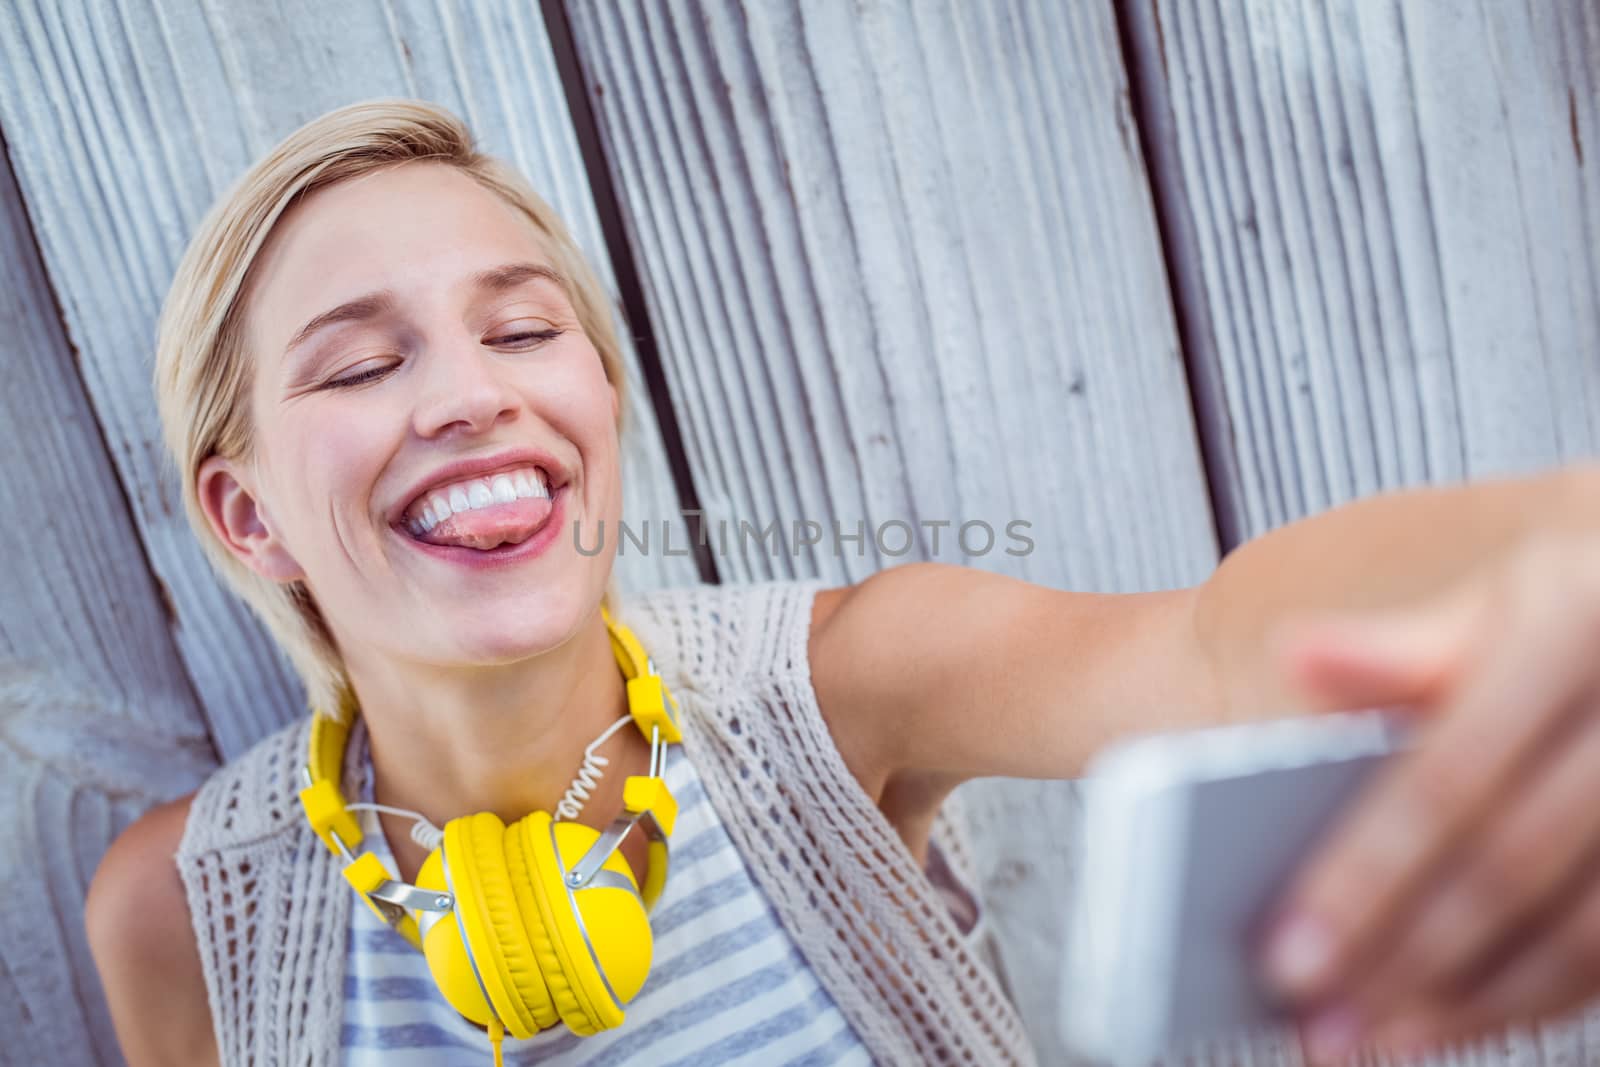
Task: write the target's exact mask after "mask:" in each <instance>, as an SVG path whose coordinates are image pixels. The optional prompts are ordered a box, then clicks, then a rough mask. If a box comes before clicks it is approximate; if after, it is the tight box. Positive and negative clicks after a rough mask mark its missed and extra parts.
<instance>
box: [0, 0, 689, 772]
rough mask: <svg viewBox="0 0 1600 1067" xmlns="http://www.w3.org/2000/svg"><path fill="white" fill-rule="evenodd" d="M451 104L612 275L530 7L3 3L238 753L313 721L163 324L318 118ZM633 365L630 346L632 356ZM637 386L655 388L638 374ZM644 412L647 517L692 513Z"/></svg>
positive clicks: (15, 64)
mask: <svg viewBox="0 0 1600 1067" xmlns="http://www.w3.org/2000/svg"><path fill="white" fill-rule="evenodd" d="M378 96H416V97H424V98H427V99H431V100H435V101H437V102H439V103H442V104H444V105H445V106H447V107H450V108H451V109H452V110H454V111H456V113H457V114H459V115H461V116H462V117H463V118H465V119H466V120H467V123H468V125H469V127H470V128H472V129H473V131H474V132H475V133H476V134H477V135H478V137H479V139H480V141H481V143H482V144H483V145H485V146H486V147H487V148H488V149H489V150H490V151H493V152H495V153H497V154H500V155H503V156H505V157H507V158H509V159H510V160H512V161H513V162H514V163H515V164H516V165H517V166H518V167H520V168H521V169H522V170H523V172H524V173H526V174H527V175H528V176H529V178H530V179H531V180H532V181H533V183H534V185H535V187H536V188H538V189H540V190H541V191H542V192H544V193H545V194H546V196H547V198H548V199H549V200H550V201H551V202H552V204H553V205H554V206H555V208H556V210H557V211H558V212H560V213H561V215H562V216H563V217H564V218H565V219H567V220H568V221H569V223H570V225H571V226H572V227H573V229H574V232H575V234H576V236H577V237H578V238H579V240H580V241H581V242H582V243H583V245H584V247H585V248H586V249H587V250H588V251H589V252H590V254H591V256H592V257H593V258H594V260H595V261H596V263H597V265H598V266H599V267H600V269H601V270H602V272H603V273H606V274H607V275H609V266H608V260H607V257H606V255H605V250H604V247H603V243H602V242H601V240H600V236H599V229H598V224H597V223H596V221H595V213H594V208H593V205H592V203H591V201H590V200H589V192H588V183H587V179H586V178H585V176H584V172H583V167H582V163H581V160H580V159H579V156H578V150H577V142H576V139H575V137H574V135H573V133H572V131H571V128H570V124H569V121H568V118H567V110H566V103H565V99H564V97H563V95H562V90H561V85H560V82H559V79H558V78H557V76H556V73H555V65H554V60H553V58H552V56H551V54H550V51H549V45H548V41H547V39H546V36H545V32H544V27H543V24H542V22H541V21H540V16H539V11H538V8H537V7H536V6H534V5H531V4H522V3H511V2H505V3H496V4H464V5H445V4H438V5H435V4H420V3H414V4H388V3H379V2H376V0H371V2H365V3H351V4H340V5H335V6H332V7H330V6H328V5H325V4H317V3H309V2H291V3H288V4H275V5H268V6H262V5H254V4H239V5H206V6H198V5H195V6H190V5H170V6H169V5H164V4H159V3H154V2H151V0H134V2H132V3H119V4H109V3H104V2H96V0H75V2H68V3H54V2H51V3H42V2H23V3H18V4H8V5H0V123H3V125H4V129H5V130H6V131H7V136H8V138H9V140H10V142H11V155H12V160H13V165H14V167H15V169H16V172H17V176H18V181H19V183H20V185H21V186H22V191H23V195H24V197H25V199H26V202H27V204H28V209H29V212H30V214H31V216H32V218H33V220H34V226H35V228H36V230H37V231H38V234H39V243H40V246H41V248H42V250H43V253H44V259H45V263H46V266H47V267H48V268H49V271H50V275H51V279H52V281H53V283H54V285H55V288H56V292H57V294H58V296H59V298H60V302H61V306H62V311H63V313H64V314H65V316H66V320H67V327H68V331H69V333H70V335H71V337H72V338H73V341H74V343H75V344H76V346H77V349H78V351H79V353H80V356H81V361H82V362H81V365H82V370H83V376H84V380H85V384H86V385H87V387H88V392H89V396H90V399H91V401H92V403H93V407H94V411H95V414H96V416H97V417H98V419H99V421H100V423H101V426H102V427H103V429H104V432H105V435H106V438H107V441H108V443H109V446H110V448H111V452H112V456H113V458H114V460H115V462H116V464H117V467H118V472H119V474H120V476H121V479H122V481H123V484H124V485H126V486H127V487H128V495H129V498H130V500H131V502H132V505H133V511H134V516H135V519H136V521H137V522H138V525H139V530H140V533H141V535H142V537H143V539H144V541H145V543H146V545H147V547H148V550H149V555H150V560H151V564H152V566H153V567H154V569H155V572H156V575H157V576H158V578H159V579H160V580H161V581H162V582H163V583H164V584H165V585H166V587H167V589H168V590H169V592H170V595H171V597H172V600H173V602H174V604H175V605H176V609H177V626H176V634H177V638H178V645H179V649H180V651H181V652H182V655H183V658H184V663H185V665H186V667H187V669H188V671H189V674H190V676H191V677H192V678H193V679H194V683H195V688H196V690H197V692H198V693H199V696H200V699H201V702H202V705H203V706H204V707H205V709H206V713H207V716H208V721H209V723H210V727H211V732H212V736H213V737H214V738H215V739H216V742H217V745H218V748H219V750H220V751H221V753H222V754H223V756H224V757H227V756H232V755H234V754H237V753H238V752H240V751H242V750H243V748H245V747H246V746H247V745H248V744H249V743H250V742H251V741H253V740H255V739H256V738H258V737H260V736H261V735H262V734H264V733H265V732H266V731H267V730H268V729H269V728H271V727H272V726H274V725H276V724H279V723H283V722H286V721H288V720H289V719H290V718H291V717H293V716H295V715H298V714H300V713H301V711H302V707H301V697H300V691H299V687H298V685H297V683H295V682H294V681H293V680H292V679H291V678H290V676H289V673H288V670H287V667H286V665H284V664H283V663H281V662H280V660H279V657H278V656H277V655H276V654H275V653H274V652H273V651H272V650H271V647H270V644H269V642H268V640H267V638H266V637H265V636H264V635H263V634H262V633H261V632H260V630H259V627H258V626H257V625H256V624H255V622H254V620H253V619H252V618H250V617H248V615H247V612H246V610H245V609H244V608H243V607H242V606H241V605H240V604H239V603H238V602H237V601H235V600H233V599H232V598H231V597H230V596H228V594H226V592H225V591H223V589H222V588H221V586H220V585H219V584H218V583H217V582H216V581H215V580H214V579H213V578H212V576H211V574H210V571H209V569H208V568H207V567H206V565H205V563H204V560H203V557H202V556H201V554H200V549H199V546H198V544H197V543H196V542H195V540H194V538H193V535H192V534H191V533H190V531H189V529H188V527H187V525H186V523H185V521H184V518H183V508H182V500H181V497H180V496H179V493H178V487H177V485H176V484H175V479H173V478H172V477H170V475H169V474H168V473H167V472H166V471H165V470H164V469H163V464H162V458H161V446H160V434H159V425H158V422H157V419H156V413H155V405H154V399H153V396H152V394H151V389H150V385H149V366H150V353H151V349H152V344H153V342H152V338H153V336H154V328H155V320H156V316H157V314H158V311H159V308H160V301H161V298H162V296H163V295H164V293H165V289H166V285H167V282H168V280H169V278H170V277H171V273H172V270H173V268H174V267H175V266H176V264H177V260H178V257H179V255H180V254H181V252H182V249H183V245H184V243H185V242H186V240H187V239H188V237H189V235H190V233H191V232H192V231H193V228H194V226H195V224H196V223H197V222H198V220H199V218H200V216H201V215H202V214H203V212H204V211H205V209H206V207H207V206H209V204H210V203H211V202H212V200H213V199H214V198H215V197H216V196H217V195H219V194H220V193H221V192H222V191H223V190H224V189H225V188H226V187H227V186H228V185H230V184H231V183H232V181H233V180H234V178H236V177H237V176H238V174H240V173H241V172H242V171H243V170H244V169H245V168H246V167H247V166H248V165H249V163H250V162H252V161H253V160H254V159H256V158H257V157H258V156H260V155H261V154H263V153H264V152H265V151H266V150H267V149H268V148H270V147H271V146H272V145H273V144H274V143H276V142H277V141H278V140H279V139H280V138H281V137H283V136H284V135H285V134H287V133H288V132H290V131H291V130H293V129H294V128H295V127H297V126H299V125H301V124H302V123H304V122H306V121H308V120H310V119H312V118H314V117H315V116H317V115H319V114H321V113H323V112H325V111H328V110H331V109H332V108H334V107H338V106H340V105H342V104H346V103H350V102H352V101H355V100H359V99H364V98H369V97H378ZM630 359H631V356H630ZM633 380H634V381H635V382H636V383H639V382H641V381H642V379H641V378H640V376H639V375H638V373H637V369H636V368H635V369H634V373H633ZM630 416H631V417H632V418H633V419H634V421H635V424H636V425H637V426H638V428H639V430H640V432H639V433H636V434H633V435H631V440H630V442H629V446H628V447H629V451H628V453H627V461H628V462H629V463H630V467H629V470H630V474H631V478H630V480H629V481H628V484H627V493H628V496H627V499H626V502H625V506H626V507H627V509H628V511H629V513H630V514H635V513H637V514H651V515H657V514H666V515H675V514H676V512H677V507H678V505H677V502H676V501H677V497H676V491H675V490H674V488H673V485H672V480H671V477H670V474H669V473H668V470H667V466H666V462H665V459H664V457H663V455H662V452H661V447H660V443H659V438H658V435H657V430H656V426H655V419H654V414H653V412H652V411H651V409H650V405H649V403H648V399H647V397H646V395H645V392H644V390H643V388H642V387H639V388H636V389H635V390H634V397H633V401H632V407H631V409H630ZM619 576H620V579H621V581H622V582H623V583H624V584H625V585H630V586H632V587H635V588H642V587H650V586H654V585H657V584H661V583H662V582H669V583H673V584H675V583H677V582H683V581H692V580H694V578H695V572H694V571H693V569H692V567H691V565H690V561H689V560H688V559H686V558H683V557H662V556H655V557H650V558H640V557H633V558H628V559H624V560H622V561H620V562H619Z"/></svg>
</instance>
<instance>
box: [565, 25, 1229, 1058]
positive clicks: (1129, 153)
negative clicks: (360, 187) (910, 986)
mask: <svg viewBox="0 0 1600 1067" xmlns="http://www.w3.org/2000/svg"><path fill="white" fill-rule="evenodd" d="M568 10H569V11H570V13H571V18H572V23H573V31H574V35H575V37H576V39H577V45H578V51H579V55H580V58H581V59H582V61H583V64H584V67H585V70H586V72H587V83H588V84H587V86H586V88H587V89H588V91H589V94H590V97H591V99H592V101H593V105H594V108H595V110H596V112H597V114H598V117H599V122H600V126H601V132H602V139H603V142H604V145H605V148H606V155H607V157H608V159H609V160H610V161H611V163H612V165H613V168H614V170H613V173H614V177H615V180H616V183H617V186H618V189H619V195H620V197H621V199H622V208H623V212H624V215H625V218H626V221H627V223H628V227H629V232H630V235H631V237H632V240H633V242H634V248H635V253H636V255H637V256H638V257H639V260H640V263H641V274H642V275H643V280H644V285H645V288H646V292H647V295H648V297H649V302H650V311H651V316H652V319H653V322H654V324H655V327H656V331H657V340H658V343H659V344H660V347H661V351H662V358H663V361H664V363H665V366H666V372H667V377H668V381H669V384H670V385H671V390H672V399H673V403H674V406H675V409H676V411H677V413H678V418H679V422H680V425H681V426H682V427H683V429H684V437H685V441H686V450H687V452H688V454H689V461H690V465H691V468H692V470H693V473H694V478H695V485H696V487H697V490H698V492H699V496H700V502H701V504H702V506H703V507H704V508H705V510H706V512H707V517H708V519H709V520H710V521H711V523H712V525H713V529H714V528H715V525H716V524H717V523H718V522H719V521H725V522H727V523H728V524H729V525H730V527H733V526H734V524H736V523H737V522H738V521H739V520H748V521H750V522H752V523H754V524H755V525H757V526H761V527H764V526H765V525H766V524H767V523H768V522H770V521H771V520H773V519H778V520H780V521H781V522H782V523H783V524H784V526H785V527H788V526H789V525H790V524H791V523H792V522H793V520H795V519H814V520H816V521H819V522H822V523H824V524H829V523H832V522H834V521H838V522H840V523H842V524H843V525H844V526H845V528H846V529H847V530H853V529H854V527H855V523H856V522H857V521H865V522H867V523H868V525H869V527H875V526H876V525H877V524H880V523H885V522H888V521H890V520H895V519H899V520H903V521H906V522H909V523H911V524H913V525H916V524H917V523H919V521H921V520H948V521H951V522H952V526H951V530H953V529H954V528H955V526H956V525H958V524H959V523H961V522H963V521H966V520H971V519H982V520H985V521H989V522H990V523H991V524H993V525H994V527H995V529H996V530H998V531H1001V532H1002V535H1003V531H1004V527H1005V523H1006V522H1007V521H1008V520H1009V519H1011V518H1021V519H1025V520H1028V521H1031V522H1032V523H1033V528H1032V530H1031V531H1030V535H1031V536H1032V537H1033V538H1034V539H1035V541H1036V547H1035V549H1034V551H1033V552H1032V554H1031V555H1028V556H1026V557H1011V556H1006V555H1005V554H1004V553H1003V548H1004V547H1006V546H1008V545H1010V544H1011V542H1008V541H1002V542H1001V548H1000V550H996V551H994V552H992V553H991V554H989V555H987V556H978V555H973V556H969V557H967V558H966V559H965V560H964V562H967V563H969V564H970V565H972V566H977V567H985V568H989V569H995V570H1005V571H1008V572H1010V573H1013V574H1016V575H1018V576H1020V577H1024V578H1027V579H1030V580H1032V581H1037V582H1042V583H1045V584H1048V585H1053V586H1058V587H1062V588H1074V589H1092V590H1105V591H1126V590H1134V589H1156V588H1165V587H1171V586H1177V585H1183V584H1189V583H1192V582H1195V581H1198V580H1200V579H1201V578H1203V577H1204V575H1205V574H1206V573H1208V572H1209V570H1210V569H1211V567H1212V566H1214V565H1215V562H1216V558H1217V555H1216V553H1217V548H1216V544H1215V542H1214V539H1213V536H1212V532H1211V519H1210V515H1209V512H1208V509H1207V500H1206V495H1205V487H1204V479H1203V476H1202V474H1201V471H1200V463H1199V458H1198V452H1197V448H1196V443H1195V431H1194V427H1193V423H1192V420H1191V417H1190V410H1189V404H1188V397H1187V390H1186V386H1185V382H1184V370H1183V365H1182V362H1181V360H1180V358H1179V354H1178V348H1177V342H1176V333H1175V330H1174V326H1173V322H1172V318H1171V313H1170V308H1169V305H1168V302H1167V291H1166V285H1165V281H1164V274H1163V268H1162V262H1161V250H1160V245H1159V242H1158V240H1157V235H1156V229H1155V223H1154V216H1153V214H1152V210H1151V206H1150V202H1149V197H1148V190H1147V185H1146V182H1145V178H1144V175H1143V171H1142V169H1141V164H1140V159H1139V152H1138V144H1137V136H1136V131H1135V129H1134V127H1133V122H1132V118H1131V116H1130V114H1129V112H1128V108H1127V97H1126V85H1125V80H1124V77H1123V72H1122V65H1121V60H1120V56H1119V51H1118V43H1117V34H1116V26H1115V23H1114V22H1113V20H1112V13H1111V11H1110V9H1109V8H1108V7H1106V6H1104V5H1091V4H1051V3H1035V2H994V3H982V4H969V3H955V2H951V3H927V2H921V0H918V2H911V0H896V2H883V3H868V4H859V3H850V2H844V0H824V2H818V3H805V4H790V3H742V4H741V3H733V2H694V3H687V2H685V3H665V2H648V3H639V4H621V5H619V4H612V3H609V2H606V0H579V2H575V3H570V4H569V5H568ZM999 71H1004V72H1005V76H1004V77H1000V76H997V72H999ZM951 544H952V538H951V537H950V534H949V532H948V531H947V532H946V533H945V536H944V537H943V540H942V543H941V545H940V549H939V551H938V552H937V553H935V552H934V550H933V546H932V544H931V542H930V541H929V540H927V539H923V540H921V541H920V542H919V543H917V544H916V545H915V546H914V548H913V549H912V551H911V553H910V554H909V556H907V557H905V558H938V559H944V560H949V561H963V558H962V554H961V553H960V552H959V551H953V550H952V547H951ZM888 547H889V548H890V549H891V550H899V549H900V547H901V540H900V539H899V538H898V537H896V538H895V539H894V540H890V541H889V542H888ZM854 552H855V548H854V546H852V545H846V546H845V554H844V555H842V556H840V555H836V554H834V553H833V551H832V550H831V539H830V540H829V541H828V542H827V543H825V545H823V546H819V548H816V549H811V550H808V551H806V552H804V553H802V554H800V555H799V556H797V557H796V556H791V555H785V554H780V555H778V556H776V557H774V556H771V555H766V554H762V553H759V552H753V553H751V554H748V555H738V554H733V553H730V554H728V555H718V557H717V563H718V566H719V567H720V569H721V573H722V576H723V578H724V580H734V581H744V580H753V579H761V578H767V577H788V576H791V575H795V576H803V575H813V574H815V575H821V576H825V577H828V578H832V579H835V580H838V581H841V582H842V581H846V580H852V579H858V578H861V577H864V576H865V575H866V574H868V573H870V572H872V571H874V570H877V569H879V568H881V567H883V566H886V565H890V564H893V563H895V562H897V558H896V557H893V556H890V555H888V554H887V553H885V552H881V551H879V550H878V549H877V548H876V547H875V546H874V545H872V544H870V543H869V544H868V545H867V546H866V547H865V552H864V554H863V555H862V556H857V555H855V554H854ZM886 639H889V640H892V639H893V638H892V635H891V636H889V637H887V638H886ZM1062 654H1063V655H1071V654H1072V650H1070V649H1063V650H1062ZM963 794H964V796H963V800H964V801H965V802H966V805H967V807H968V809H969V812H970V814H971V816H972V818H973V820H974V821H975V823H976V825H977V828H978V829H979V831H980V832H979V833H978V834H977V835H976V836H977V838H978V842H979V847H980V850H981V852H982V853H983V856H982V859H983V862H984V864H985V867H986V870H987V872H988V874H987V886H986V893H987V898H988V903H989V906H990V908H991V912H992V914H993V915H994V918H995V921H996V924H997V926H998V928H999V932H1000V939H1001V947H1002V952H1003V954H1004V957H1005V963H1006V967H1007V970H1008V971H1009V972H1010V974H1011V975H1012V977H1013V981H1012V988H1013V991H1014V993H1015V995H1016V997H1017V1000H1018V1002H1019V1004H1020V1007H1021V1009H1022V1012H1023V1014H1024V1017H1025V1019H1026V1021H1027V1022H1028V1024H1029V1027H1030V1030H1031V1032H1032V1033H1033V1035H1034V1037H1035V1039H1036V1041H1037V1043H1038V1045H1039V1048H1040V1053H1041V1056H1040V1058H1041V1062H1044V1063H1055V1062H1060V1061H1061V1059H1062V1055H1063V1053H1062V1051H1061V1047H1060V1042H1059V1039H1058V1038H1057V1036H1056V1033H1055V1020H1056V1017H1057V1014H1058V1013H1057V1009H1056V1006H1055V1003H1054V997H1055V990H1056V986H1057V970H1058V968H1059V965H1060V944H1061V940H1060V939H1061V937H1062V936H1063V916H1062V906H1063V901H1064V900H1065V897H1066V893H1067V892H1068V891H1069V887H1070V884H1071V878H1072V871H1071V853H1070V851H1069V850H1068V849H1066V848H1051V847H1041V846H1040V841H1041V840H1051V841H1057V840H1060V838H1058V837H1056V836H1055V830H1054V828H1055V827H1057V826H1070V825H1071V820H1072V819H1073V818H1074V816H1075V814H1076V806H1075V804H1074V794H1073V789H1072V786H1071V785H1069V784H1068V783H1064V782H1051V783H1035V782H998V781H996V782H983V783H976V784H974V785H972V786H969V787H967V788H966V789H964V790H963ZM1046 827H1051V829H1049V830H1046V829H1045V828H1046Z"/></svg>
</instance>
